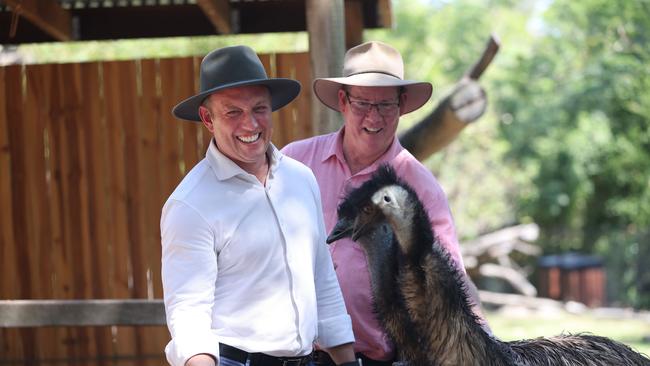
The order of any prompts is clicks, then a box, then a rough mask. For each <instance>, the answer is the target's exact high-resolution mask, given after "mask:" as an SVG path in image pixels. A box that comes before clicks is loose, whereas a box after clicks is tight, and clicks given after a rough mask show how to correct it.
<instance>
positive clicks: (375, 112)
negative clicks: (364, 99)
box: [366, 104, 384, 120]
mask: <svg viewBox="0 0 650 366" xmlns="http://www.w3.org/2000/svg"><path fill="white" fill-rule="evenodd" d="M366 118H369V119H373V120H374V119H383V118H384V116H382V115H381V114H380V113H379V106H378V105H377V104H371V105H370V109H369V110H368V112H366Z"/></svg>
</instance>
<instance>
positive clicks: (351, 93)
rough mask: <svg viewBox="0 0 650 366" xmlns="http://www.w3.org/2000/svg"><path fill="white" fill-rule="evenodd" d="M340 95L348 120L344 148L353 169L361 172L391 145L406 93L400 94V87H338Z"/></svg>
mask: <svg viewBox="0 0 650 366" xmlns="http://www.w3.org/2000/svg"><path fill="white" fill-rule="evenodd" d="M338 98H339V110H340V111H341V113H342V114H343V119H344V120H345V135H344V137H343V151H344V153H345V155H346V160H347V161H348V164H350V165H351V166H350V168H351V170H353V171H359V170H361V169H363V168H364V167H365V166H368V165H370V164H372V163H373V162H374V161H375V160H377V158H379V157H380V156H381V155H382V154H383V153H384V152H386V150H388V148H389V147H390V145H391V143H392V142H393V139H394V137H395V131H396V130H397V123H398V122H399V117H400V115H401V114H402V113H403V106H404V101H405V100H406V94H399V89H398V88H397V87H359V86H348V87H347V90H344V89H341V90H339V94H338ZM369 104H374V105H373V106H370V105H369ZM391 106H392V107H391ZM368 107H370V108H369V109H368ZM355 166H356V167H355ZM355 168H357V169H355Z"/></svg>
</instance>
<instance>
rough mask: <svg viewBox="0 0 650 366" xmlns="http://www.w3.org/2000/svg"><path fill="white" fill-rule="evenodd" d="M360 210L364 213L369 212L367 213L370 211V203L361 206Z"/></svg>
mask: <svg viewBox="0 0 650 366" xmlns="http://www.w3.org/2000/svg"><path fill="white" fill-rule="evenodd" d="M361 211H363V212H364V213H367V214H369V213H371V212H372V207H371V206H370V205H366V206H363V207H362V208H361Z"/></svg>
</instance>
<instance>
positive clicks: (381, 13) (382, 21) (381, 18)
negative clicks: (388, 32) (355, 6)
mask: <svg viewBox="0 0 650 366" xmlns="http://www.w3.org/2000/svg"><path fill="white" fill-rule="evenodd" d="M392 14H393V11H392V10H391V7H390V0H378V3H377V25H378V26H380V27H383V28H391V27H392V26H393V16H392Z"/></svg>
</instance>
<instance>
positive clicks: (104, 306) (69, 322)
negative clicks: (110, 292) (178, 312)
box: [0, 299, 166, 328]
mask: <svg viewBox="0 0 650 366" xmlns="http://www.w3.org/2000/svg"><path fill="white" fill-rule="evenodd" d="M165 324H166V320H165V306H164V304H163V301H162V300H144V299H123V300H122V299H120V300H116V299H104V300H0V328H20V327H46V326H108V325H165Z"/></svg>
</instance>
